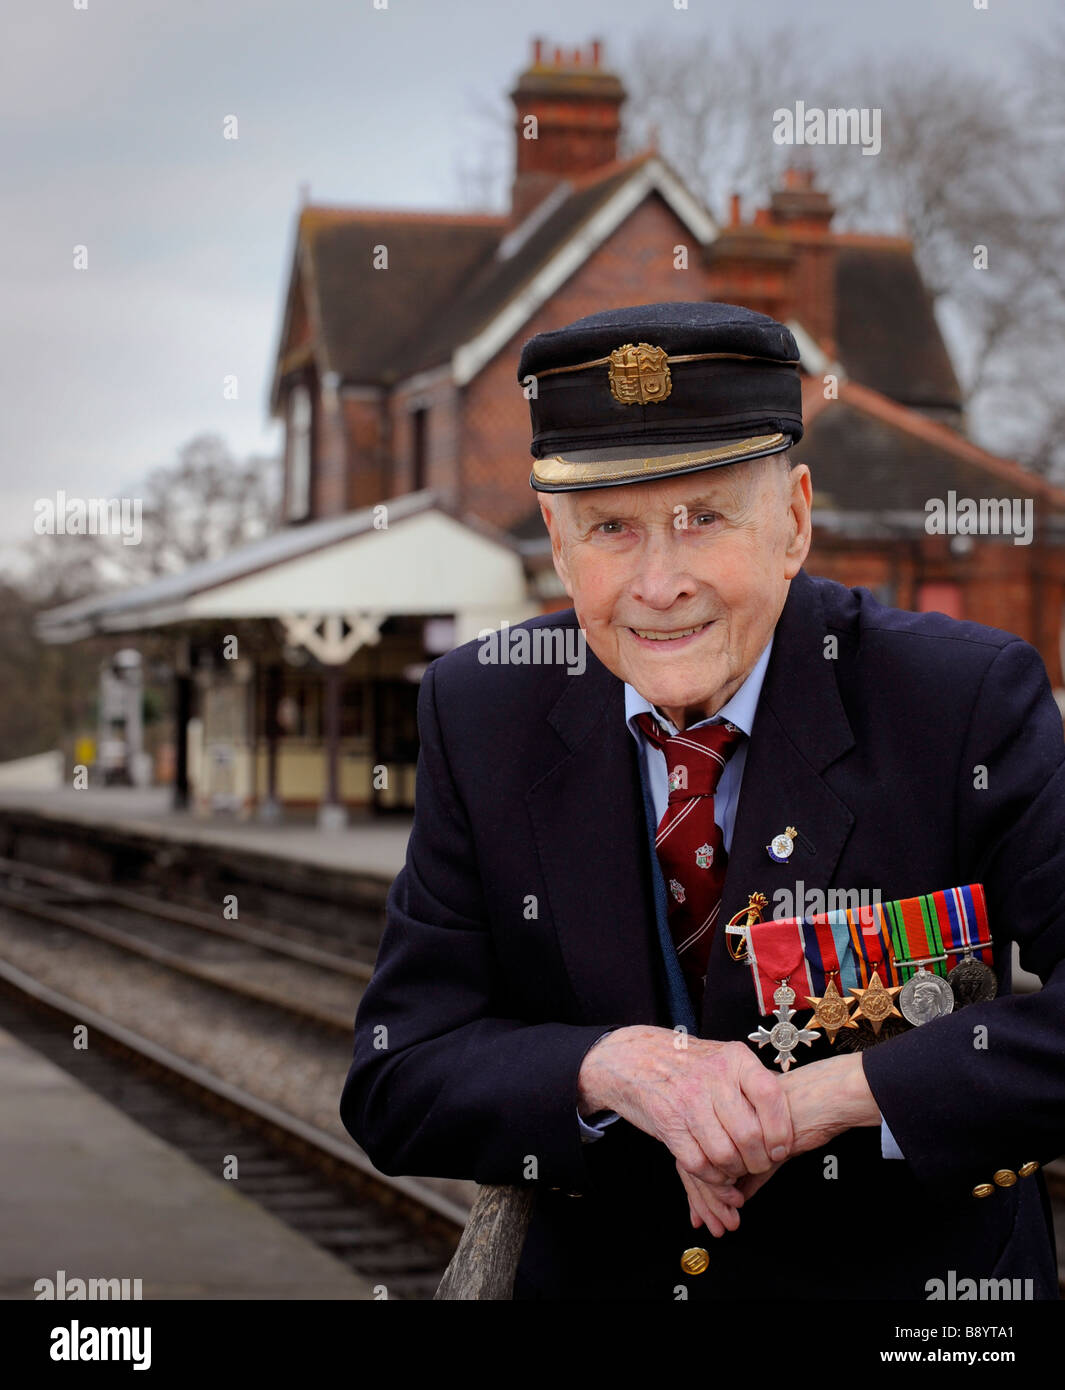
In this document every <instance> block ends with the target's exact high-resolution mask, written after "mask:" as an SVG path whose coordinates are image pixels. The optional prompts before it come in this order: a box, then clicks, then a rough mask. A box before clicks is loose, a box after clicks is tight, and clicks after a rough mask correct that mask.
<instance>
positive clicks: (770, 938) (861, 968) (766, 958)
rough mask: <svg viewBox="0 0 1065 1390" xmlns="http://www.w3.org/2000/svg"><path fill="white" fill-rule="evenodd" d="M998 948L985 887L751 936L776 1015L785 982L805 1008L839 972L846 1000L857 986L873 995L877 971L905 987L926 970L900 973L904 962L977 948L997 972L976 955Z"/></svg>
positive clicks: (784, 922)
mask: <svg viewBox="0 0 1065 1390" xmlns="http://www.w3.org/2000/svg"><path fill="white" fill-rule="evenodd" d="M990 940H991V931H990V928H989V925H988V920H987V902H986V900H985V898H984V889H983V885H982V884H979V883H970V884H967V885H965V886H964V887H961V888H946V889H941V890H939V891H938V892H935V893H925V894H922V895H921V896H920V897H917V898H899V899H897V900H896V901H895V902H890V903H873V904H872V905H871V906H870V907H862V908H859V909H858V910H857V911H852V910H851V909H850V908H847V909H845V910H843V909H840V910H837V911H834V912H823V913H818V914H816V915H815V916H811V917H784V918H775V919H774V920H772V921H769V922H755V923H753V924H752V925H751V926H749V927H748V928H747V959H748V963H749V964H750V966H751V973H752V974H753V976H754V988H755V993H756V994H757V996H758V1007H759V1009H760V1011H761V1012H762V1014H770V1013H772V1012H773V1007H774V1006H773V991H774V990H775V989H776V988H777V986H778V985H779V984H780V981H781V980H782V979H785V978H788V983H789V984H790V985H791V988H792V989H793V990H794V991H795V994H796V996H797V1000H798V999H802V998H803V989H804V988H806V992H807V994H809V995H817V996H820V995H823V994H824V992H825V982H826V980H827V979H828V978H829V974H830V972H831V971H833V970H835V969H836V968H837V967H838V968H839V983H838V984H837V988H838V990H839V992H840V993H841V994H845V993H846V992H847V990H849V989H850V988H852V987H853V986H860V987H861V988H863V989H865V988H867V987H868V985H869V980H870V978H871V977H872V973H873V970H874V969H875V970H876V971H877V973H878V974H879V976H880V979H881V981H882V982H883V983H884V984H885V985H898V984H904V983H905V982H906V981H907V980H908V979H909V978H910V977H911V976H912V975H914V974H916V972H917V969H918V967H917V966H914V965H897V964H896V960H897V959H900V960H906V959H908V960H924V959H926V958H927V957H929V956H942V955H944V954H947V953H953V950H954V948H956V947H962V946H969V945H972V946H973V947H974V950H973V958H974V959H975V960H979V961H981V962H982V963H983V964H984V965H991V964H992V956H991V948H990V946H982V947H980V948H976V947H975V943H976V942H978V941H988V942H989V941H990ZM889 943H890V944H889ZM960 959H962V953H961V951H958V953H957V955H956V957H955V958H954V959H953V960H952V959H949V958H948V959H947V960H941V961H932V962H930V963H929V964H928V965H926V966H925V969H926V970H930V971H933V972H934V973H935V974H937V975H946V974H947V972H948V970H950V969H951V968H952V967H953V966H954V965H956V964H957V963H958V960H960ZM800 965H801V966H802V967H803V968H802V970H800V969H799V966H800ZM792 975H794V976H795V978H794V979H792V978H790V977H791V976H792Z"/></svg>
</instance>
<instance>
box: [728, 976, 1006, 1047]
mask: <svg viewBox="0 0 1065 1390" xmlns="http://www.w3.org/2000/svg"><path fill="white" fill-rule="evenodd" d="M939 959H944V957H939ZM927 963H930V962H925V963H922V964H920V965H919V967H918V969H917V971H916V973H915V974H914V975H913V976H912V977H911V978H910V979H909V980H908V981H907V982H906V984H904V985H885V984H884V983H883V981H882V980H881V978H880V975H879V973H878V971H877V970H876V968H875V967H874V969H873V973H872V975H871V976H870V979H869V984H868V985H867V986H866V987H865V988H864V989H861V988H858V987H856V986H851V987H850V989H849V993H851V994H853V995H854V998H853V999H844V997H843V996H842V995H841V994H840V992H839V990H838V989H837V988H836V982H835V980H834V979H831V978H830V979H829V981H828V984H827V986H826V987H825V992H824V994H823V995H820V996H818V995H807V996H806V999H807V1003H809V1004H810V1005H811V1006H812V1007H813V1010H814V1013H813V1016H812V1017H811V1018H810V1019H808V1020H807V1022H806V1025H805V1026H804V1027H802V1028H799V1027H798V1026H797V1025H796V1024H794V1023H793V1022H792V1021H791V1020H792V1015H793V1010H792V1008H791V1006H792V1004H794V1003H795V997H796V996H795V991H794V990H793V989H792V988H791V986H790V985H788V984H787V982H786V981H784V982H782V983H781V985H780V987H779V988H778V989H777V990H775V991H774V994H773V1003H774V1004H775V1005H776V1006H777V1007H776V1009H775V1010H774V1013H775V1015H776V1018H777V1022H776V1024H775V1025H774V1027H772V1028H764V1027H759V1029H758V1030H757V1032H754V1033H751V1034H750V1035H749V1036H750V1040H751V1042H756V1043H757V1044H758V1046H759V1047H764V1046H765V1044H766V1043H768V1044H769V1045H770V1046H771V1047H775V1048H776V1052H777V1055H776V1057H775V1059H774V1060H775V1061H776V1062H777V1063H778V1064H779V1065H780V1067H781V1068H782V1070H784V1071H787V1070H788V1068H789V1067H790V1066H791V1064H792V1060H793V1058H792V1053H793V1052H794V1051H795V1049H796V1047H798V1045H799V1043H806V1044H807V1045H809V1044H812V1043H813V1042H815V1041H816V1040H817V1038H818V1036H819V1035H818V1033H817V1032H815V1031H813V1030H814V1029H819V1028H823V1029H824V1031H825V1034H826V1036H827V1037H828V1040H829V1042H830V1043H832V1044H833V1045H834V1046H837V1047H838V1048H839V1050H840V1051H841V1052H861V1051H864V1049H865V1048H867V1047H872V1045H873V1044H874V1043H876V1042H882V1041H884V1040H886V1039H887V1038H890V1037H893V1036H894V1035H895V1034H897V1033H900V1032H902V1031H904V1030H905V1027H906V1024H905V1023H904V1022H903V1021H902V1020H903V1019H905V1020H907V1021H908V1022H909V1023H912V1024H914V1025H915V1026H916V1027H920V1025H921V1024H923V1023H929V1022H931V1020H932V1019H933V1018H943V1017H944V1016H945V1015H946V1014H949V1013H951V1012H952V1011H953V1010H954V1008H955V1007H957V1008H962V1007H964V1006H965V1005H966V1004H982V1003H986V1002H987V1000H989V999H994V997H995V995H996V993H997V992H998V979H997V977H996V975H995V972H994V971H993V970H992V969H991V968H990V967H989V966H986V965H984V963H983V962H982V961H979V960H976V959H975V957H974V956H973V954H972V950H971V949H967V950H965V955H964V959H963V960H960V961H959V962H958V964H957V965H956V966H955V967H954V968H953V970H951V971H950V972H949V974H948V975H947V977H946V979H944V978H943V977H942V976H941V975H935V974H933V973H932V971H930V970H926V969H925V964H927ZM837 973H838V972H837V971H832V972H831V974H833V975H834V974H837ZM896 996H898V999H897V1007H896ZM856 1004H857V1006H858V1007H857V1008H856V1009H855V1007H854V1006H855V1005H856ZM852 1009H854V1013H853V1014H852V1013H851V1010H852ZM896 1019H897V1020H898V1022H896V1021H895V1020H896ZM837 1037H838V1038H839V1041H838V1043H837V1042H836V1039H837Z"/></svg>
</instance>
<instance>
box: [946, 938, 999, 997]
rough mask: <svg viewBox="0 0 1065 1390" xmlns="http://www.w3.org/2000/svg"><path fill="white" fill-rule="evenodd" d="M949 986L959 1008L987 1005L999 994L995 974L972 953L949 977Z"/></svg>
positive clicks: (968, 953)
mask: <svg viewBox="0 0 1065 1390" xmlns="http://www.w3.org/2000/svg"><path fill="white" fill-rule="evenodd" d="M947 984H949V985H950V987H951V989H952V990H953V992H954V998H955V999H956V1000H957V1002H958V1007H959V1008H962V1007H963V1006H964V1005H966V1004H986V1003H987V1001H988V1000H989V999H994V997H995V995H996V994H997V993H998V977H997V976H996V974H995V972H994V971H993V970H992V969H991V967H990V966H987V965H985V964H984V963H983V961H979V960H976V959H975V958H974V957H973V954H972V952H971V951H970V952H967V953H966V956H965V959H964V960H960V961H959V962H958V964H957V965H956V966H955V967H954V969H953V970H952V971H951V972H950V974H949V975H948V976H947Z"/></svg>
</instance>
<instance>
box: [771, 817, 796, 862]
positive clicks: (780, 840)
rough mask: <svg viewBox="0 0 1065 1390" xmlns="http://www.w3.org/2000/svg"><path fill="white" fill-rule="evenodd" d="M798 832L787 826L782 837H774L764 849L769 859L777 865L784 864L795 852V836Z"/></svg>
mask: <svg viewBox="0 0 1065 1390" xmlns="http://www.w3.org/2000/svg"><path fill="white" fill-rule="evenodd" d="M798 833H799V832H798V831H797V830H796V829H795V827H794V826H793V825H789V826H788V827H787V829H786V830H785V831H784V833H783V834H782V835H774V836H773V838H772V839H771V840H770V842H769V844H767V845H766V849H767V850H768V851H769V857H770V859H772V860H773V861H774V862H775V863H777V864H786V863H787V862H788V860H789V859H790V858H791V856H792V853H793V852H794V850H795V836H796V835H797V834H798Z"/></svg>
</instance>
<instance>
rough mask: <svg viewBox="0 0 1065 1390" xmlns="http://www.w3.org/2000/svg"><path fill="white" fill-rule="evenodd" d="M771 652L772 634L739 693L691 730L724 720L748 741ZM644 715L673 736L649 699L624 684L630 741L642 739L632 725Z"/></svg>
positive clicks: (638, 730)
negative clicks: (740, 731) (731, 724)
mask: <svg viewBox="0 0 1065 1390" xmlns="http://www.w3.org/2000/svg"><path fill="white" fill-rule="evenodd" d="M772 650H773V634H772V633H771V634H770V637H769V641H768V642H767V643H766V645H765V649H764V650H763V652H762V655H761V656H760V657H759V658H758V660H757V661H756V662H755V664H754V666H753V667H752V669H751V673H750V675H749V676H748V677H747V679H746V680H745V681H744V682H743V684H742V685H741V686H740V688H739V690H737V691H736V693H735V694H734V695H733V696H732V697H731V698H730V699H728V700H726V701H725V703H724V704H723V705H722V706H721V708H720V709H719V710H718V712H717V713H716V714H715V715H713V716H712V717H711V718H710V719H700V720H699V723H698V724H693V725H692V726H691V727H692V728H693V729H698V728H701V727H702V725H703V724H712V723H714V722H715V721H720V720H724V719H727V720H729V721H730V723H733V724H735V725H736V726H737V728H740V729H742V730H743V732H744V733H745V734H746V735H747V737H748V738H750V736H751V730H752V729H753V728H754V716H755V711H756V710H757V709H758V697H759V696H760V695H761V693H762V682H763V681H764V680H765V673H766V668H767V667H768V665H769V654H770V652H772ZM645 712H646V713H648V714H652V715H654V717H655V719H657V720H658V722H659V724H661V725H662V727H663V728H664V729H665V731H666V733H667V734H669V735H670V736H673V735H675V734H676V733H677V732H678V730H677V729H675V728H674V727H673V725H672V724H671V723H670V722H669V720H668V719H665V718H663V716H662V715H660V714H659V713H658V711H657V710H656V709H655V707H654V705H652V704H651V702H650V701H649V700H645V699H644V697H643V696H642V695H641V694H640V692H639V691H638V690H636V688H635V687H634V686H631V685H629V683H628V682H627V681H626V682H625V722H626V724H628V726H629V729H630V731H631V733H632V736H633V738H635V739H636V740H637V741H639V739H640V738H641V737H642V735H641V733H640V729H639V726H638V725H637V723H636V716H637V715H638V714H643V713H645Z"/></svg>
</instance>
